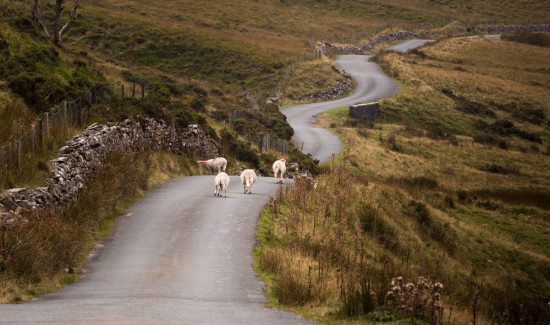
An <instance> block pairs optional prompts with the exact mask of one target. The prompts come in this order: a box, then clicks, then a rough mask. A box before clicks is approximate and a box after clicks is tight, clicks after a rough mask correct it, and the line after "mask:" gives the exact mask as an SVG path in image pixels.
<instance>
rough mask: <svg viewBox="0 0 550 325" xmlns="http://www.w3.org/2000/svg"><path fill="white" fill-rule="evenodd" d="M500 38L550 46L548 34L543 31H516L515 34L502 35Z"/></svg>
mask: <svg viewBox="0 0 550 325" xmlns="http://www.w3.org/2000/svg"><path fill="white" fill-rule="evenodd" d="M501 38H502V39H503V40H506V41H511V42H518V43H526V44H531V45H537V46H543V47H550V36H549V35H547V34H543V33H534V32H529V31H518V32H517V33H515V34H508V35H502V36H501Z"/></svg>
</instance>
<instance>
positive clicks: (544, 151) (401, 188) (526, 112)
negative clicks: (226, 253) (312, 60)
mask: <svg viewBox="0 0 550 325" xmlns="http://www.w3.org/2000/svg"><path fill="white" fill-rule="evenodd" d="M526 38H527V39H529V36H528V35H526ZM531 39H532V37H531ZM547 52H548V49H547V48H545V47H541V46H536V45H531V44H522V43H514V42H508V41H502V40H495V39H485V38H453V39H446V40H440V41H438V42H435V43H433V44H430V45H428V46H426V47H424V48H421V49H418V50H416V51H413V52H412V53H408V54H399V53H392V52H386V53H380V54H378V55H377V56H376V62H377V63H378V64H380V66H381V67H382V68H383V69H384V70H385V71H386V73H387V74H389V75H391V76H393V77H394V78H396V79H398V80H400V81H401V84H402V85H403V88H404V89H405V91H404V92H402V93H400V94H398V95H397V96H395V97H393V98H390V99H386V100H383V101H382V102H381V109H380V114H381V116H380V119H379V120H378V121H376V122H375V123H374V124H371V123H366V122H361V121H357V120H353V119H351V118H350V117H349V115H348V108H342V109H338V110H336V111H334V112H331V113H328V114H324V115H323V116H321V117H319V118H318V120H319V121H320V125H321V126H324V127H326V128H331V129H333V130H334V131H335V132H337V133H338V134H339V135H340V137H341V139H342V140H343V142H344V147H345V149H344V152H343V153H342V155H341V157H339V158H337V160H338V161H339V162H338V163H337V164H334V165H333V164H329V166H327V167H325V169H324V173H323V175H322V176H321V177H319V178H318V179H317V180H316V182H317V184H318V185H317V190H312V188H311V184H310V185H308V184H307V182H306V183H303V184H302V183H300V184H299V186H298V187H297V189H295V190H293V191H289V192H287V193H281V195H280V197H278V198H276V199H275V200H274V201H273V202H272V204H271V205H270V207H269V209H268V210H266V214H265V218H264V219H263V220H262V222H261V225H262V227H261V229H262V230H261V231H260V233H259V237H260V238H262V244H263V245H262V248H261V250H258V252H257V253H258V261H259V270H261V271H262V272H265V273H267V276H266V278H267V282H268V283H269V284H270V286H269V289H268V292H269V293H270V294H271V295H272V296H273V298H274V299H273V300H272V301H274V302H273V304H274V305H275V306H278V307H280V306H281V305H284V306H285V307H286V308H290V310H294V311H297V312H301V313H303V314H306V315H309V316H310V317H314V318H316V319H318V320H320V321H322V322H330V323H333V322H334V323H338V320H339V319H340V318H344V319H346V317H357V318H359V319H361V320H363V321H365V322H369V321H372V320H377V321H380V320H382V319H393V318H397V317H411V316H415V317H419V318H422V319H424V320H426V321H428V322H436V323H437V322H439V321H448V322H450V323H451V324H467V323H471V322H472V319H473V318H477V323H492V322H496V323H511V324H518V323H522V322H523V323H525V324H546V323H547V322H548V320H550V309H548V297H549V295H550V277H549V273H548V270H549V269H550V264H549V263H550V251H549V250H548V247H550V242H549V241H548V236H547V235H546V234H547V233H548V231H549V229H550V223H549V222H550V213H549V211H550V205H549V202H550V183H549V182H548V179H549V177H550V175H549V174H548V173H549V171H550V169H549V166H550V158H549V157H550V144H549V141H550V123H549V120H548V116H550V115H549V114H550V106H548V102H547V100H546V98H548V96H550V93H549V92H550V88H549V87H548V85H550V79H549V75H548V72H547V66H548V65H549V64H550V62H549V61H548V56H547V55H546V54H545V53H547ZM304 67H307V66H305V65H304ZM301 73H305V74H311V75H314V73H313V72H309V73H308V72H307V71H303V70H302V71H301ZM304 193H306V194H304ZM291 261H299V262H297V263H293V262H291ZM287 265H288V266H287ZM398 276H402V277H403V281H404V282H403V285H404V284H405V283H407V282H410V283H411V284H413V285H414V288H415V290H416V289H418V290H419V291H420V289H419V288H416V285H417V281H420V280H419V279H421V277H423V278H425V279H429V281H432V282H431V283H432V287H431V288H432V289H433V284H434V283H435V282H436V281H441V283H443V286H444V289H443V290H442V296H441V297H442V298H441V300H439V301H435V300H430V299H432V298H433V296H432V298H429V295H430V294H432V295H435V294H436V293H437V294H438V297H439V292H435V291H430V292H429V293H428V296H424V298H420V297H421V295H425V294H427V293H425V292H424V293H418V292H419V291H415V292H416V293H418V295H416V296H415V295H411V296H408V298H407V297H406V296H404V295H403V294H398V292H393V293H392V294H390V295H389V296H387V295H386V294H387V292H388V290H389V291H391V289H392V287H393V286H396V284H397V282H398V281H397V280H396V281H392V278H397V277H398ZM390 283H394V284H393V285H392V286H390ZM291 288H296V289H293V290H291ZM409 288H412V287H410V286H409ZM432 289H430V290H432ZM395 290H397V289H395ZM392 297H393V298H394V303H393V304H392V301H391V299H390V298H392ZM426 297H427V298H426ZM395 299H397V300H395ZM399 299H401V300H399ZM415 299H416V300H415ZM422 299H427V300H426V302H429V303H428V304H427V305H426V304H423V303H422V302H421V301H423V300H422ZM277 302H278V303H277ZM382 305H383V306H384V308H380V307H381V306H382ZM289 306H290V307H289ZM304 306H307V307H304ZM388 306H393V307H394V309H391V308H390V309H388ZM401 306H405V308H402V307H401ZM437 306H439V307H437ZM451 308H452V309H451ZM476 313H477V314H476ZM342 323H344V324H345V323H346V321H345V320H342Z"/></svg>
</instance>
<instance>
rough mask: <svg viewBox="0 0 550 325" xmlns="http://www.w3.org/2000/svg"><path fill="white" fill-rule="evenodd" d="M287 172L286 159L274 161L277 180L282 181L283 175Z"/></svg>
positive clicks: (274, 172)
mask: <svg viewBox="0 0 550 325" xmlns="http://www.w3.org/2000/svg"><path fill="white" fill-rule="evenodd" d="M285 173H286V165H285V160H284V159H279V160H277V161H276V162H274V163H273V174H275V177H276V178H277V182H282V180H283V176H284V175H285ZM278 175H280V176H278Z"/></svg>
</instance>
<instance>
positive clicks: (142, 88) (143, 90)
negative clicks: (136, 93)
mask: <svg viewBox="0 0 550 325" xmlns="http://www.w3.org/2000/svg"><path fill="white" fill-rule="evenodd" d="M143 97H145V85H144V84H141V98H143Z"/></svg>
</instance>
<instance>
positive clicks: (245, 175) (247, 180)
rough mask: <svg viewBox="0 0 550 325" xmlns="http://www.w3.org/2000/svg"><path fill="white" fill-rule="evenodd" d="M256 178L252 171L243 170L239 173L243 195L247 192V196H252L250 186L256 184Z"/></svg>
mask: <svg viewBox="0 0 550 325" xmlns="http://www.w3.org/2000/svg"><path fill="white" fill-rule="evenodd" d="M257 178H258V176H256V173H255V172H254V170H252V169H245V170H243V172H242V173H241V183H243V186H244V194H246V193H247V192H248V194H252V184H254V183H255V182H256V179H257Z"/></svg>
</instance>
